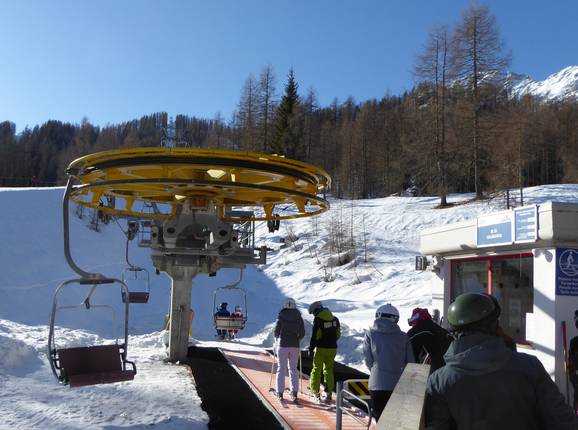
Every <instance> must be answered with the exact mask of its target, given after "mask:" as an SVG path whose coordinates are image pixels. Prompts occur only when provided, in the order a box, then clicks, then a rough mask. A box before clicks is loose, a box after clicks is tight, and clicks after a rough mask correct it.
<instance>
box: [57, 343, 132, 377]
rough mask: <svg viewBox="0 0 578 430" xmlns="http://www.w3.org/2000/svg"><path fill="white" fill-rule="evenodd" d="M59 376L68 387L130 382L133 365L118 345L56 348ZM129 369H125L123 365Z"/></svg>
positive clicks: (122, 348) (122, 347)
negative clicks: (127, 365) (129, 367)
mask: <svg viewBox="0 0 578 430" xmlns="http://www.w3.org/2000/svg"><path fill="white" fill-rule="evenodd" d="M56 355H57V357H56V360H58V366H57V367H58V368H60V370H61V372H60V375H61V376H60V378H61V380H62V382H64V383H65V384H66V383H67V384H69V385H70V386H71V387H82V386H86V385H96V384H109V383H113V382H122V381H131V380H133V379H134V376H135V375H136V366H135V364H134V363H133V362H132V361H128V360H126V359H125V358H124V346H122V345H97V346H86V347H77V348H65V349H59V350H57V351H56ZM127 363H128V364H130V365H131V367H132V369H128V370H127V369H126V364H127Z"/></svg>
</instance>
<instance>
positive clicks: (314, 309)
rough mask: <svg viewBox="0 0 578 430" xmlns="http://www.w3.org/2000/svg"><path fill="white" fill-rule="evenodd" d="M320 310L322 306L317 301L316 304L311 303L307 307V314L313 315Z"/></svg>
mask: <svg viewBox="0 0 578 430" xmlns="http://www.w3.org/2000/svg"><path fill="white" fill-rule="evenodd" d="M321 308H323V304H322V303H321V302H319V301H317V302H313V303H311V304H310V305H309V309H308V311H309V313H310V314H315V313H316V312H317V311H318V310H321Z"/></svg>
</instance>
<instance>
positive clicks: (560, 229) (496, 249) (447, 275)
mask: <svg viewBox="0 0 578 430" xmlns="http://www.w3.org/2000/svg"><path fill="white" fill-rule="evenodd" d="M420 252H421V254H422V257H418V261H417V262H416V267H417V266H420V268H421V269H422V270H423V269H427V270H431V271H433V276H432V297H433V308H434V309H438V310H440V312H441V313H442V315H445V314H446V313H447V309H448V306H449V305H450V303H452V301H453V300H454V299H455V298H456V297H457V296H458V295H460V294H462V293H466V292H484V293H488V294H491V295H492V296H494V297H496V298H497V299H498V301H499V302H500V305H501V307H502V314H501V316H500V325H501V326H502V328H503V330H504V332H505V333H506V334H508V335H509V336H511V337H512V338H513V339H515V341H516V343H517V347H518V351H520V352H524V353H527V354H531V355H534V356H536V357H537V358H538V359H539V360H540V361H541V362H542V364H543V365H544V367H545V368H546V370H547V371H548V372H549V373H550V375H551V376H552V378H553V379H554V381H555V382H556V384H557V385H558V387H559V388H560V391H561V392H562V393H563V394H564V395H565V396H566V397H567V400H568V401H570V399H571V398H572V396H573V390H572V387H571V384H570V383H569V382H568V378H567V375H566V366H565V355H566V352H567V347H568V346H569V344H570V339H572V338H573V337H575V336H578V330H577V329H576V327H575V325H574V315H575V312H577V311H578V204H574V203H557V202H547V203H544V204H540V205H533V206H523V207H518V208H515V209H513V210H508V211H502V212H494V213H490V214H485V215H480V216H478V217H477V218H476V219H472V220H468V221H464V222H459V223H454V224H449V225H444V226H440V227H433V228H428V229H424V230H422V231H421V233H420ZM423 256H425V257H426V258H427V260H426V259H424V258H423ZM420 259H421V260H420ZM417 263H421V264H417ZM424 263H425V264H424ZM426 266H427V267H426Z"/></svg>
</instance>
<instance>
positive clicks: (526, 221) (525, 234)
mask: <svg viewBox="0 0 578 430" xmlns="http://www.w3.org/2000/svg"><path fill="white" fill-rule="evenodd" d="M536 240H538V206H536V205H534V206H524V207H521V208H516V209H514V243H524V242H535V241H536Z"/></svg>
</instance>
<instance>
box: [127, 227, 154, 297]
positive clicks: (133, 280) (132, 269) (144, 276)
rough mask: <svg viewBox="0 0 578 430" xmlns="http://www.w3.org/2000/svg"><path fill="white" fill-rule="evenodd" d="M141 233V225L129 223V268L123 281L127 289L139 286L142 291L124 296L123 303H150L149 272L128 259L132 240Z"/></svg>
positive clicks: (130, 292)
mask: <svg viewBox="0 0 578 430" xmlns="http://www.w3.org/2000/svg"><path fill="white" fill-rule="evenodd" d="M138 231H139V223H138V222H137V221H129V222H128V229H127V233H126V252H125V258H126V263H127V264H128V267H127V268H126V269H124V270H123V272H122V281H123V282H124V283H125V284H126V285H127V287H131V288H133V287H134V286H135V285H138V286H139V288H141V291H130V288H129V291H128V293H127V294H125V292H124V291H122V292H121V294H122V301H123V303H125V302H128V303H148V301H149V297H150V290H151V287H150V276H149V272H148V270H146V269H143V268H142V267H138V266H135V265H134V264H132V263H131V262H130V261H129V259H128V245H129V242H130V241H131V240H133V239H134V238H135V237H136V235H137V233H138Z"/></svg>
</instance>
